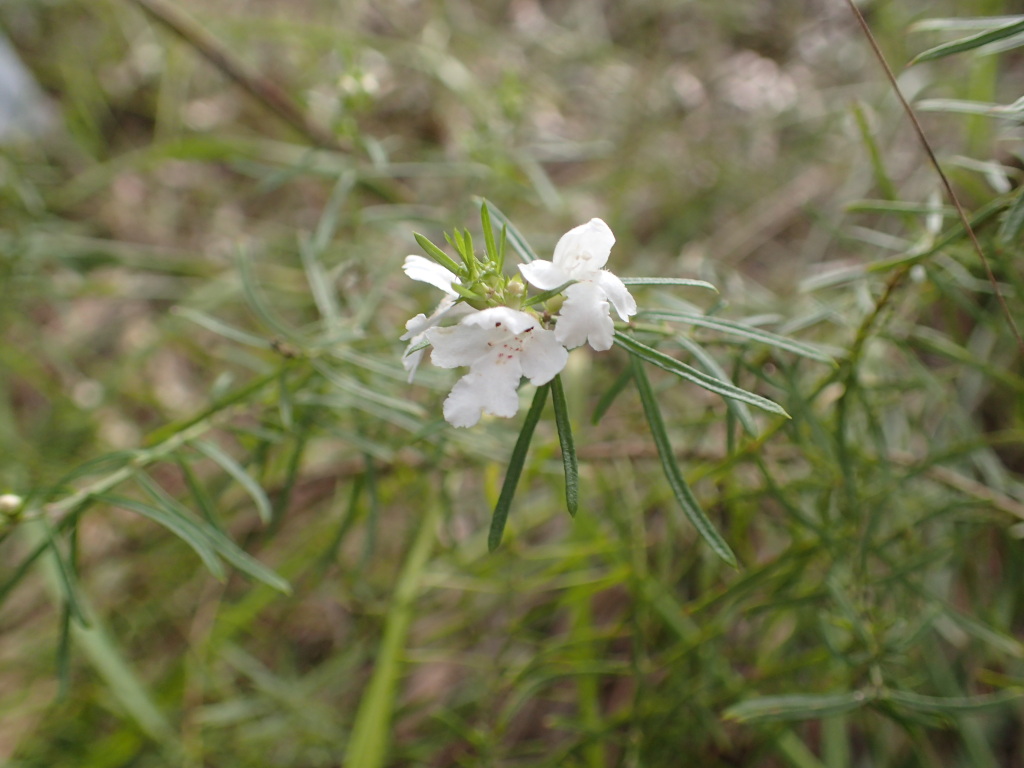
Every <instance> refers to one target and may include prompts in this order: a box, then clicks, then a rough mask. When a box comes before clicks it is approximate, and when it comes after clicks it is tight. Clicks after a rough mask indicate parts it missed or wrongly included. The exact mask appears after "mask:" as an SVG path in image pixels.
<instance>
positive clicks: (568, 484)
mask: <svg viewBox="0 0 1024 768" xmlns="http://www.w3.org/2000/svg"><path fill="white" fill-rule="evenodd" d="M551 404H552V405H553V406H554V408H555V425H556V426H557V427H558V443H559V445H560V446H561V448H562V468H563V469H564V470H565V507H566V509H568V510H569V514H570V515H572V516H573V517H575V516H576V510H577V509H578V508H579V484H580V468H579V461H578V460H577V458H576V443H575V441H574V440H573V437H572V424H571V423H570V421H569V406H568V405H567V404H566V402H565V390H564V389H563V388H562V378H561V376H555V378H553V379H552V380H551Z"/></svg>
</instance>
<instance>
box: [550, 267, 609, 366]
mask: <svg viewBox="0 0 1024 768" xmlns="http://www.w3.org/2000/svg"><path fill="white" fill-rule="evenodd" d="M565 295H566V299H565V303H564V304H563V305H562V309H561V311H560V312H559V313H558V322H557V324H556V325H555V338H557V339H558V341H559V342H561V343H562V344H564V345H565V346H566V347H567V348H569V349H573V348H574V347H578V346H580V345H582V344H585V343H587V342H589V343H590V346H591V347H593V348H594V349H595V350H597V351H598V352H603V351H604V350H606V349H611V346H612V334H613V332H614V330H615V324H614V323H613V322H612V318H611V315H609V314H608V300H607V299H606V298H605V295H604V291H602V290H601V288H600V287H598V286H597V285H596V284H594V283H590V282H586V283H576V284H575V285H570V286H569V287H568V288H566V290H565Z"/></svg>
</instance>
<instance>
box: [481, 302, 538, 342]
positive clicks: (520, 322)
mask: <svg viewBox="0 0 1024 768" xmlns="http://www.w3.org/2000/svg"><path fill="white" fill-rule="evenodd" d="M462 325H468V326H475V327H477V328H486V329H488V330H490V329H495V330H497V331H499V332H500V333H501V334H509V335H513V336H514V335H516V334H518V333H522V332H523V331H525V330H527V329H528V328H533V327H534V326H536V325H539V323H538V321H537V318H535V317H534V316H533V315H528V314H527V313H526V312H520V311H519V310H518V309H510V308H509V307H490V308H489V309H482V310H480V311H479V312H474V313H473V314H472V315H470V316H469V317H466V318H464V319H463V320H462Z"/></svg>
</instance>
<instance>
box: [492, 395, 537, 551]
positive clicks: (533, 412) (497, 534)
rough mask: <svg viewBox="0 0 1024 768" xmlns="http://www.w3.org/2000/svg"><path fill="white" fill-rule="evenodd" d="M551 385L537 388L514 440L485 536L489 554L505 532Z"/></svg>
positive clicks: (496, 546)
mask: <svg viewBox="0 0 1024 768" xmlns="http://www.w3.org/2000/svg"><path fill="white" fill-rule="evenodd" d="M549 389H551V384H550V383H548V384H545V385H544V386H542V387H537V393H536V394H535V395H534V396H533V403H531V404H530V410H529V411H528V412H527V414H526V420H525V421H524V422H523V428H522V429H521V430H520V431H519V439H518V440H516V445H515V448H513V449H512V457H511V458H510V459H509V461H508V470H507V471H506V473H505V482H504V484H503V485H502V486H501V494H500V495H499V496H498V503H497V504H495V506H494V514H493V515H492V516H491V531H490V533H489V534H488V535H487V549H488V550H489V551H491V552H493V551H494V550H496V549H497V548H498V545H499V544H501V536H502V534H503V533H504V532H505V522H506V521H507V520H508V510H509V508H510V507H511V506H512V499H513V498H514V497H515V495H516V486H517V485H519V477H520V475H522V474H523V465H524V464H525V463H526V452H527V451H528V450H529V448H530V440H532V439H533V430H534V429H536V427H537V422H538V421H540V414H541V412H543V410H544V401H545V400H547V397H548V390H549Z"/></svg>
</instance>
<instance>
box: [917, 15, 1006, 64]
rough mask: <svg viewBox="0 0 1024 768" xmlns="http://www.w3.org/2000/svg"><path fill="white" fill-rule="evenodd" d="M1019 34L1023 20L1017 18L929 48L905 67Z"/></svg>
mask: <svg viewBox="0 0 1024 768" xmlns="http://www.w3.org/2000/svg"><path fill="white" fill-rule="evenodd" d="M1019 32H1024V18H1021V17H1017V20H1016V21H1011V22H1010V23H1008V24H1003V25H1001V26H998V27H996V28H995V29H989V30H986V31H984V32H979V33H978V34H976V35H971V36H969V37H961V38H960V39H959V40H953V41H951V42H948V43H943V44H942V45H937V46H935V47H934V48H929V49H928V50H927V51H924V52H922V53H919V54H917V56H915V57H914V58H913V59H911V60H910V64H908V65H907V66H913V65H914V64H920V63H921V62H922V61H932V60H934V59H940V58H942V57H943V56H952V55H953V54H955V53H963V52H964V51H971V50H974V49H975V48H980V47H981V46H983V45H988V44H989V43H994V42H996V41H998V40H1002V39H1004V38H1007V37H1010V36H1011V35H1016V34H1018V33H1019Z"/></svg>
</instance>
